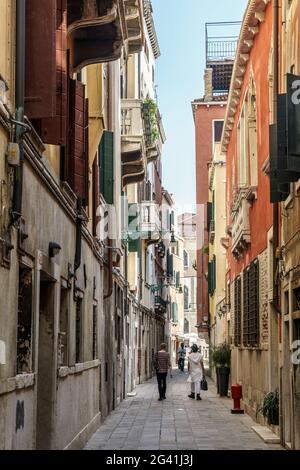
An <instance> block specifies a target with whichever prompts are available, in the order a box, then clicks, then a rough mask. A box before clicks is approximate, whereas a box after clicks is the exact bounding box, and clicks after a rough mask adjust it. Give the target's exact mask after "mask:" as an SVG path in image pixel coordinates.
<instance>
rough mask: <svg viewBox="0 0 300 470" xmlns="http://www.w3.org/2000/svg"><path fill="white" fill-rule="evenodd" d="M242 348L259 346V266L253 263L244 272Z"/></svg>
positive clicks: (256, 262) (255, 262)
mask: <svg viewBox="0 0 300 470" xmlns="http://www.w3.org/2000/svg"><path fill="white" fill-rule="evenodd" d="M243 343H244V346H252V347H255V346H258V344H259V264H258V261H257V260H256V261H254V262H253V263H252V264H251V265H250V266H249V268H248V269H247V270H246V271H245V272H244V320H243Z"/></svg>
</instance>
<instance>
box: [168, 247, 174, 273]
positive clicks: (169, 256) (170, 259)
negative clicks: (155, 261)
mask: <svg viewBox="0 0 300 470" xmlns="http://www.w3.org/2000/svg"><path fill="white" fill-rule="evenodd" d="M173 269H174V268H173V255H172V254H171V253H170V251H168V257H167V274H168V276H170V277H173Z"/></svg>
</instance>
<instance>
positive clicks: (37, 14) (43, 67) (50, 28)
mask: <svg viewBox="0 0 300 470" xmlns="http://www.w3.org/2000/svg"><path fill="white" fill-rule="evenodd" d="M55 32H56V0H26V39H25V41H26V75H25V114H26V115H27V116H28V117H29V118H30V119H40V118H48V117H54V116H55V115H56V37H55Z"/></svg>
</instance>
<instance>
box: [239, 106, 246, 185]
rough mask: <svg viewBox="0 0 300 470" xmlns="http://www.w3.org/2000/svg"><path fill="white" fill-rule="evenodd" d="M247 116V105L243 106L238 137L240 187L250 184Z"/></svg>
mask: <svg viewBox="0 0 300 470" xmlns="http://www.w3.org/2000/svg"><path fill="white" fill-rule="evenodd" d="M247 134H248V132H247V125H246V116H245V104H244V106H243V109H242V112H241V117H240V121H239V124H238V135H237V137H238V138H237V162H238V186H239V187H240V188H242V187H245V186H247V183H248V158H247V157H248V138H247Z"/></svg>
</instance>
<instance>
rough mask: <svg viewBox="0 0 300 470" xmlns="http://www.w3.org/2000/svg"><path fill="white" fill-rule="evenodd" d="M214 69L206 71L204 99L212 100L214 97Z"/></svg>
mask: <svg viewBox="0 0 300 470" xmlns="http://www.w3.org/2000/svg"><path fill="white" fill-rule="evenodd" d="M212 78H213V69H212V68H209V69H205V72H204V101H212V99H213V82H212Z"/></svg>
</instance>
